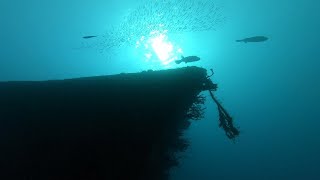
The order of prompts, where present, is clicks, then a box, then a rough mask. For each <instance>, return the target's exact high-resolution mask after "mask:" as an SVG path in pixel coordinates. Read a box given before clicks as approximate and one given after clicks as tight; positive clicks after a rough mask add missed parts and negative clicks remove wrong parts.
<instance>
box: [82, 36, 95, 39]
mask: <svg viewBox="0 0 320 180" xmlns="http://www.w3.org/2000/svg"><path fill="white" fill-rule="evenodd" d="M95 37H97V36H83V37H82V38H83V39H90V38H95Z"/></svg>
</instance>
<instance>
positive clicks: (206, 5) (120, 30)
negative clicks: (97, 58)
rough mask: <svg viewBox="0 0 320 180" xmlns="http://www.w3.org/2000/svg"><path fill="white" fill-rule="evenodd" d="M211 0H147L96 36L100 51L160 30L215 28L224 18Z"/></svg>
mask: <svg viewBox="0 0 320 180" xmlns="http://www.w3.org/2000/svg"><path fill="white" fill-rule="evenodd" d="M224 19H225V18H224V16H223V14H222V11H221V8H220V7H218V6H217V5H216V4H215V3H214V2H213V0H146V1H145V2H144V3H142V4H141V5H140V6H138V7H137V8H136V9H134V10H132V11H131V12H130V13H129V14H128V15H126V16H125V17H124V18H123V20H122V22H119V23H118V24H116V25H113V26H111V27H110V28H109V29H108V30H107V31H106V32H105V33H104V34H102V35H101V36H99V41H98V48H99V49H100V50H102V51H105V50H109V49H112V48H117V47H120V46H123V45H134V44H135V43H136V42H137V41H138V40H140V39H141V38H147V37H152V36H156V35H158V34H162V33H184V32H197V31H207V30H215V29H216V27H217V26H218V25H219V24H220V23H222V22H223V21H224Z"/></svg>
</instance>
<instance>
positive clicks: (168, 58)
mask: <svg viewBox="0 0 320 180" xmlns="http://www.w3.org/2000/svg"><path fill="white" fill-rule="evenodd" d="M136 48H140V50H141V53H142V54H143V56H144V58H145V61H146V62H152V63H160V64H161V66H163V67H166V68H170V67H171V66H172V63H173V62H174V61H175V60H178V59H179V57H180V56H181V55H182V48H181V47H179V45H178V44H177V43H176V42H173V41H172V40H170V39H169V36H168V30H154V31H151V32H150V33H149V35H148V37H147V38H146V37H145V36H141V37H140V39H139V40H138V41H137V42H136Z"/></svg>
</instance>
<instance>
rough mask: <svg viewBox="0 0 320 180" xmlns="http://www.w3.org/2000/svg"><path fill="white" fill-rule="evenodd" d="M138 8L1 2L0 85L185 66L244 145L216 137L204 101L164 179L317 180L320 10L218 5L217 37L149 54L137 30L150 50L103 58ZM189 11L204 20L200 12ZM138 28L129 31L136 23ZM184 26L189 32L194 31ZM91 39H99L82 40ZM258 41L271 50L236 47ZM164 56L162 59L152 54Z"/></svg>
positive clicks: (246, 2) (308, 5)
mask: <svg viewBox="0 0 320 180" xmlns="http://www.w3.org/2000/svg"><path fill="white" fill-rule="evenodd" d="M150 2H151V1H149V4H150ZM159 2H161V1H159ZM185 2H191V0H186V1H185ZM192 2H197V0H192ZM210 2H213V1H210ZM143 3H145V2H144V1H142V0H135V1H133V0H127V1H123V0H121V1H119V0H117V1H116V0H108V1H105V0H104V1H102V0H93V1H79V0H77V1H76V0H69V1H65V0H55V1H43V0H28V1H18V0H1V1H0V22H1V25H0V81H8V80H48V79H64V78H73V77H84V76H96V75H108V74H117V73H122V72H140V71H143V70H148V69H155V70H159V69H168V68H177V67H184V66H187V65H195V66H200V67H204V68H206V69H210V68H212V69H213V70H214V72H215V74H214V76H213V77H212V79H213V81H214V82H216V83H218V85H219V88H218V91H217V92H216V96H217V97H218V99H219V100H220V101H221V102H222V103H223V105H224V106H225V107H226V108H227V109H228V110H229V112H230V114H231V115H232V116H233V118H234V121H235V123H236V126H239V127H240V130H241V135H240V137H239V138H238V139H237V140H236V143H233V142H232V141H230V140H228V139H227V138H226V136H225V134H224V132H223V130H222V129H219V127H218V121H217V120H218V112H217V110H216V106H215V104H214V103H213V102H212V101H211V100H210V98H209V95H208V93H207V92H203V94H204V95H205V96H207V97H208V100H207V103H206V106H207V110H206V113H205V118H204V119H203V120H201V121H196V122H193V124H192V126H191V127H190V129H189V130H188V131H187V132H186V134H185V136H186V137H187V138H188V139H189V140H190V143H191V146H190V147H189V149H188V150H187V151H186V152H185V153H182V154H181V156H182V159H181V164H180V166H179V167H177V168H174V169H172V171H171V177H170V179H171V180H180V179H181V180H189V179H190V180H193V179H218V180H234V179H243V180H257V179H262V180H264V179H265V180H278V179H279V180H280V179H281V180H282V179H290V180H302V179H310V180H317V179H320V174H319V172H320V165H319V163H320V155H319V152H320V131H319V126H320V115H319V111H320V106H319V102H320V93H319V92H320V80H319V77H320V76H319V70H320V61H319V60H320V56H319V48H318V47H319V45H318V42H319V41H320V38H319V37H320V36H319V32H320V13H319V8H320V1H314V0H304V1H298V0H280V1H276V0H259V1H256V0H242V1H231V0H226V1H223V0H220V1H219V2H217V3H218V4H219V5H221V7H222V9H221V10H220V12H221V14H223V16H224V17H225V18H224V20H223V22H222V23H217V25H215V30H213V29H210V30H206V31H197V28H193V29H192V30H191V31H188V32H182V31H181V32H180V31H179V30H176V32H174V33H171V32H170V31H169V32H168V33H167V34H165V37H163V38H164V39H162V41H161V42H160V44H153V42H155V39H152V38H151V39H150V38H149V40H150V41H149V42H148V38H147V36H148V35H150V34H149V33H150V32H148V31H147V30H145V29H142V31H139V33H141V32H145V33H146V38H147V40H144V41H143V42H141V44H142V45H141V47H136V46H135V45H136V44H130V43H127V41H128V40H124V41H125V43H122V44H121V45H120V46H119V47H118V46H115V47H113V48H112V49H109V50H108V49H106V47H105V46H106V45H105V44H103V43H102V42H103V40H104V37H103V34H104V33H105V32H108V31H109V32H110V31H111V30H110V27H111V26H113V25H114V26H117V25H119V24H121V22H123V21H124V17H127V16H128V14H129V15H130V13H132V12H134V10H135V9H137V8H139V5H140V4H143ZM191 10H192V12H193V13H195V12H198V13H200V14H201V13H204V12H205V10H206V7H203V9H201V8H200V9H197V10H195V9H192V8H191ZM202 10H203V11H202ZM164 11H165V10H164ZM139 18H141V16H140V17H135V21H131V23H135V22H136V21H139V22H140V23H141V20H139ZM164 23H168V22H164ZM169 23H170V22H169ZM193 23H196V22H194V21H193ZM180 25H181V24H180ZM186 25H187V26H188V27H191V26H192V23H189V24H186ZM170 28H171V29H172V30H173V29H174V28H175V24H172V25H171V27H170ZM130 32H131V33H133V34H134V33H135V32H136V31H135V29H131V30H130ZM121 33H122V34H123V33H124V34H125V33H127V34H128V32H121V30H117V31H115V35H113V36H112V37H111V39H112V38H113V40H116V43H115V44H116V45H119V42H120V41H119V40H118V39H117V37H120V36H123V35H121ZM136 33H138V32H136ZM139 33H138V34H136V35H137V36H140V35H141V34H139ZM129 34H130V33H129ZM87 35H97V36H98V37H97V38H93V39H83V38H82V37H83V36H87ZM158 35H159V34H158ZM255 35H264V36H267V37H269V40H268V41H265V42H261V43H237V42H235V40H237V39H242V38H245V37H250V36H255ZM157 37H159V36H157ZM153 38H155V37H153ZM160 39H161V38H160ZM138 40H139V39H137V41H138ZM133 41H134V40H133ZM130 42H131V41H130ZM161 43H162V44H161ZM101 44H102V45H101ZM146 44H147V45H149V47H148V48H147V47H145V45H146ZM152 44H153V45H155V47H154V48H153V47H152ZM170 47H171V48H172V52H171V54H170V53H169V54H170V55H168V57H161V53H160V54H159V53H158V54H157V53H156V51H159V49H160V50H161V49H162V50H163V49H166V48H169V49H170ZM147 54H149V56H151V57H149V58H148V57H147V56H148V55H147ZM165 54H166V53H164V54H163V53H162V56H163V55H165ZM167 54H168V53H167ZM181 55H185V56H187V55H197V56H199V57H201V60H200V61H198V62H194V63H190V64H181V65H176V64H175V63H174V62H173V61H172V58H179V57H180V56H181ZM161 58H162V60H161ZM170 58H171V61H170V62H167V61H169V60H168V59H170Z"/></svg>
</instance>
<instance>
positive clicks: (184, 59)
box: [175, 56, 200, 64]
mask: <svg viewBox="0 0 320 180" xmlns="http://www.w3.org/2000/svg"><path fill="white" fill-rule="evenodd" d="M199 60H200V58H199V57H198V56H187V57H184V56H181V59H180V60H176V61H175V62H176V63H177V64H180V63H182V62H184V63H189V62H195V61H199Z"/></svg>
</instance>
